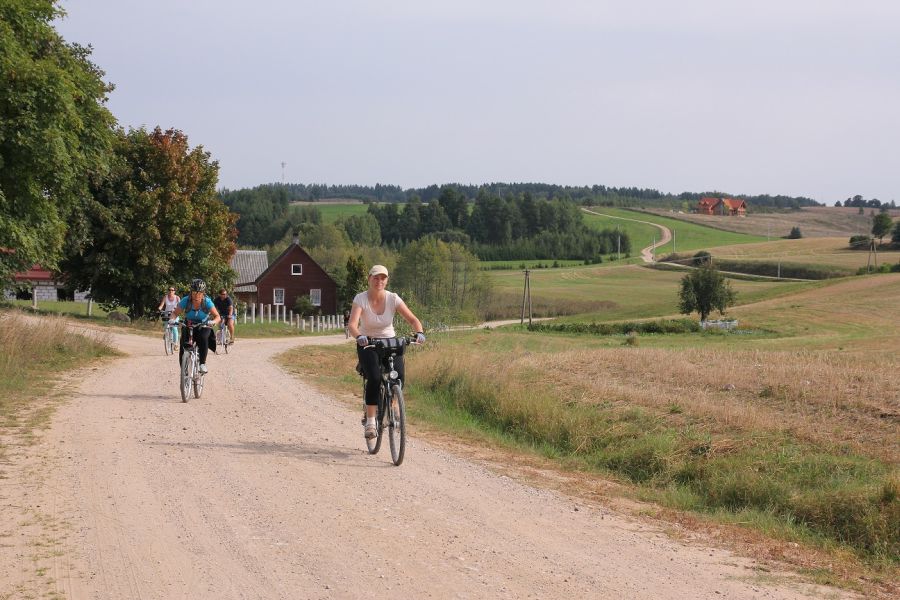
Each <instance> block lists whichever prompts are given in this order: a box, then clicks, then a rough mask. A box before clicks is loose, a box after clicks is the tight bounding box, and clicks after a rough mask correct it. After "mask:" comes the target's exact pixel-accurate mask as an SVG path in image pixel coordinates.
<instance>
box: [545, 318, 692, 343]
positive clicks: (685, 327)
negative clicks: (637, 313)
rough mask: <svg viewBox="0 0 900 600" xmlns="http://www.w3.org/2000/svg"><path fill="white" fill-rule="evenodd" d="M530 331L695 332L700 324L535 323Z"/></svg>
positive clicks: (667, 321) (669, 321) (668, 321)
mask: <svg viewBox="0 0 900 600" xmlns="http://www.w3.org/2000/svg"><path fill="white" fill-rule="evenodd" d="M528 331H533V332H538V333H585V334H591V335H632V336H633V335H637V334H648V333H694V332H697V331H700V324H699V323H698V322H697V321H694V320H692V319H663V320H659V321H643V322H640V323H594V322H591V323H533V324H531V325H529V326H528ZM635 345H636V344H635Z"/></svg>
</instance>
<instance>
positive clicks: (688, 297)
mask: <svg viewBox="0 0 900 600" xmlns="http://www.w3.org/2000/svg"><path fill="white" fill-rule="evenodd" d="M735 295H736V292H735V291H734V290H733V289H732V287H731V284H730V283H729V282H728V280H727V279H725V276H724V275H722V274H721V273H719V271H718V270H717V269H715V268H714V267H712V266H709V265H707V266H702V267H699V268H697V269H694V270H693V271H691V272H690V273H688V274H687V275H685V276H684V277H683V278H682V280H681V291H680V292H679V294H678V296H679V305H678V308H679V310H680V311H681V312H682V314H686V315H688V314H690V313H692V312H694V311H696V312H698V313H700V320H701V321H705V320H706V319H707V317H709V314H710V313H711V312H712V311H713V310H717V311H719V313H724V312H725V310H726V309H727V308H728V307H729V306H731V305H732V304H734V300H735Z"/></svg>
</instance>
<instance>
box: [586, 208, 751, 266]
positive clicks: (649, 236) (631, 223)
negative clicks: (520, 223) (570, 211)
mask: <svg viewBox="0 0 900 600" xmlns="http://www.w3.org/2000/svg"><path fill="white" fill-rule="evenodd" d="M589 210H591V211H593V212H595V213H602V214H603V215H608V216H600V215H596V214H590V213H585V215H584V220H585V223H587V224H588V225H590V226H593V227H596V228H598V229H607V228H612V229H615V227H617V226H618V227H620V228H622V229H623V230H624V231H626V232H628V235H629V237H630V238H631V246H632V251H631V253H632V255H637V254H638V252H639V251H640V249H641V248H645V247H647V246H649V245H650V244H652V243H653V241H654V239H655V240H656V241H659V240H660V232H659V229H658V228H656V227H654V226H653V225H647V224H645V223H638V222H636V221H647V222H650V223H656V224H659V225H662V226H664V227H667V228H669V229H670V230H672V231H674V235H675V239H674V243H673V242H669V243H668V244H665V245H664V246H660V247H659V248H658V249H657V250H656V253H657V255H659V254H668V253H671V252H673V251H676V250H677V251H678V252H685V251H689V250H707V249H709V248H712V247H715V246H725V245H731V244H746V243H752V242H760V241H765V237H761V236H758V235H748V234H744V233H735V232H730V231H723V230H720V229H713V228H711V227H708V226H706V225H699V224H694V223H689V222H687V221H680V220H677V219H673V218H671V217H669V216H663V215H659V214H656V213H652V212H649V211H636V210H627V209H622V208H606V207H594V208H590V209H589Z"/></svg>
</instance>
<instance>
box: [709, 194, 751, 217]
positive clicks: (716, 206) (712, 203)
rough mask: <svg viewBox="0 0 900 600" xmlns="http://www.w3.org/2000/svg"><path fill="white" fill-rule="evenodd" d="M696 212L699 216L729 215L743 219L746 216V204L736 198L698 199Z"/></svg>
mask: <svg viewBox="0 0 900 600" xmlns="http://www.w3.org/2000/svg"><path fill="white" fill-rule="evenodd" d="M697 212H698V213H699V214H701V215H730V216H738V217H743V216H746V214H747V203H746V202H744V201H743V200H739V199H736V198H711V197H708V196H707V197H704V198H700V201H699V202H698V203H697Z"/></svg>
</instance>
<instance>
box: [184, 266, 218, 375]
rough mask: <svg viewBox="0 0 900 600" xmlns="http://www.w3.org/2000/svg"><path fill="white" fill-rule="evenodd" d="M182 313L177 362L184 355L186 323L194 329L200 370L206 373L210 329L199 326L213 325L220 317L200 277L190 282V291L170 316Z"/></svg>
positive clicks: (186, 337)
mask: <svg viewBox="0 0 900 600" xmlns="http://www.w3.org/2000/svg"><path fill="white" fill-rule="evenodd" d="M181 314H184V325H183V329H182V332H181V346H180V348H179V350H178V363H179V364H181V358H182V357H183V356H184V344H185V343H186V340H187V339H188V331H187V328H188V324H190V326H191V327H193V329H194V341H195V342H197V348H198V349H199V351H200V372H201V373H206V372H207V368H206V355H207V354H208V353H209V346H210V334H211V333H212V330H211V329H207V328H201V327H200V325H203V324H206V325H209V326H211V327H215V326H216V325H218V324H219V321H221V320H222V318H221V317H220V316H219V311H218V310H216V307H215V305H214V304H213V302H212V300H210V299H209V298H207V297H206V282H205V281H203V280H202V279H195V280H193V281H192V282H191V293H190V295H189V296H185V297H184V298H182V299H181V302H179V303H178V306H177V307H176V308H175V312H173V313H172V318H173V319H174V318H176V317H177V316H178V315H181Z"/></svg>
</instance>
